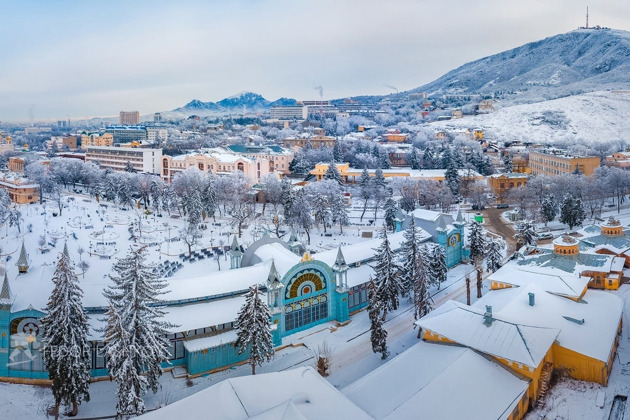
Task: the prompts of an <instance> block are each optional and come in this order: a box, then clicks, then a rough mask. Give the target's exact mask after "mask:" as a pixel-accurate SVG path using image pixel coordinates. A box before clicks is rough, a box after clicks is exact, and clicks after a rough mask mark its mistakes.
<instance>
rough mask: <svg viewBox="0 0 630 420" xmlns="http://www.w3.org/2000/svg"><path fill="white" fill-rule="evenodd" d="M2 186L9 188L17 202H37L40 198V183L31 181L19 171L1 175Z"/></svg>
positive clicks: (12, 198) (10, 194)
mask: <svg viewBox="0 0 630 420" xmlns="http://www.w3.org/2000/svg"><path fill="white" fill-rule="evenodd" d="M22 163H24V162H22ZM0 188H4V189H5V190H7V192H8V193H9V198H10V199H11V201H13V202H14V203H16V204H31V203H37V201H38V200H39V185H37V184H33V183H31V182H30V181H29V180H28V179H27V178H24V177H22V176H21V175H20V174H18V173H14V172H11V173H9V174H5V175H0Z"/></svg>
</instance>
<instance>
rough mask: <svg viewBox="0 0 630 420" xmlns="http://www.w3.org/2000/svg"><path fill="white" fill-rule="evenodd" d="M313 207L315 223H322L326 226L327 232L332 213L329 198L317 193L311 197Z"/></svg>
mask: <svg viewBox="0 0 630 420" xmlns="http://www.w3.org/2000/svg"><path fill="white" fill-rule="evenodd" d="M310 202H311V208H312V210H313V216H315V223H317V224H322V225H323V226H324V232H326V226H328V225H329V224H330V219H331V214H330V207H329V205H328V200H327V199H326V196H324V195H323V194H316V195H313V196H311V197H310Z"/></svg>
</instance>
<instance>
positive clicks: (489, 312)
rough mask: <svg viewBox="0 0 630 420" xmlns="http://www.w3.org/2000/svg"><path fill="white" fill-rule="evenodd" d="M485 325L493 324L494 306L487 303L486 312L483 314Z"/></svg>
mask: <svg viewBox="0 0 630 420" xmlns="http://www.w3.org/2000/svg"><path fill="white" fill-rule="evenodd" d="M483 325H485V326H486V327H489V326H491V325H492V306H489V305H486V313H485V314H483Z"/></svg>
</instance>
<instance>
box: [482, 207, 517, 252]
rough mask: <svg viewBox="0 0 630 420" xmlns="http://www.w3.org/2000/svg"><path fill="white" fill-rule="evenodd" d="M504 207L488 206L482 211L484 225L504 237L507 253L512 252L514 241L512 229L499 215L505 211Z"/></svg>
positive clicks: (514, 245)
mask: <svg viewBox="0 0 630 420" xmlns="http://www.w3.org/2000/svg"><path fill="white" fill-rule="evenodd" d="M505 212H506V210H505V209H497V208H488V209H485V210H483V211H482V213H483V217H484V222H485V223H484V227H485V228H486V229H488V230H489V231H490V232H493V233H496V234H497V235H500V236H501V237H503V239H505V242H506V243H507V246H508V249H507V255H510V254H511V253H512V252H514V248H515V247H516V241H515V240H514V233H515V232H514V229H513V228H512V226H511V225H510V224H508V223H506V222H505V221H504V220H503V218H502V217H501V215H502V214H503V213H505Z"/></svg>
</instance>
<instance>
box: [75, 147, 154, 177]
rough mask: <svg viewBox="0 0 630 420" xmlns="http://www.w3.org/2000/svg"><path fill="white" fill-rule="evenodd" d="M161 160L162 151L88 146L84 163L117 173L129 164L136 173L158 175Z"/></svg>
mask: <svg viewBox="0 0 630 420" xmlns="http://www.w3.org/2000/svg"><path fill="white" fill-rule="evenodd" d="M161 159H162V149H141V148H132V147H101V146H88V147H87V148H86V152H85V161H86V162H94V163H96V164H98V165H99V166H100V167H101V168H111V169H112V170H114V171H119V172H123V171H125V170H126V169H127V166H128V164H131V166H133V168H134V169H135V170H136V172H148V173H153V174H159V173H160V162H161Z"/></svg>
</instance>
